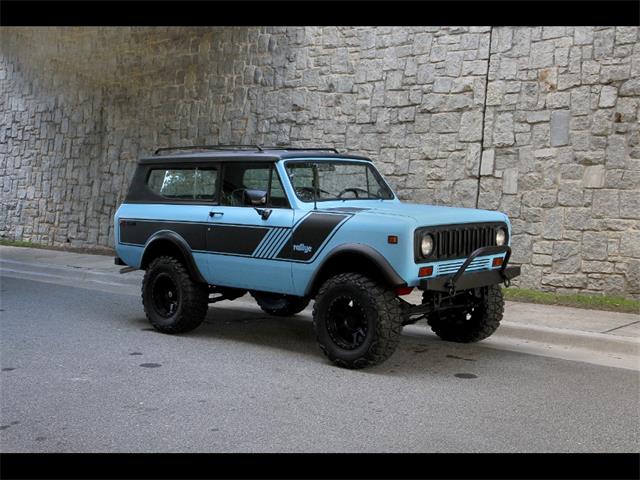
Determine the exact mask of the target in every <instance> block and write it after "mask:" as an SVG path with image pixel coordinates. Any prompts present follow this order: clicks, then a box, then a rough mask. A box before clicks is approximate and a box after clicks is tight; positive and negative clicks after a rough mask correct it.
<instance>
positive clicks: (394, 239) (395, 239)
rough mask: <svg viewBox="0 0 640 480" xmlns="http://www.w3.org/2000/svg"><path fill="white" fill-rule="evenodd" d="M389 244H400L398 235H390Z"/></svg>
mask: <svg viewBox="0 0 640 480" xmlns="http://www.w3.org/2000/svg"><path fill="white" fill-rule="evenodd" d="M387 242H388V243H390V244H392V245H395V244H397V243H398V237H397V235H389V236H388V237H387Z"/></svg>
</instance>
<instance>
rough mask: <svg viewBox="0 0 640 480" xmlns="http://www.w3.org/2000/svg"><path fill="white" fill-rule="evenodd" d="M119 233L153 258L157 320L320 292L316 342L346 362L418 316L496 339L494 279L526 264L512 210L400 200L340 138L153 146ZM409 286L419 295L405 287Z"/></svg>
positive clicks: (161, 323)
mask: <svg viewBox="0 0 640 480" xmlns="http://www.w3.org/2000/svg"><path fill="white" fill-rule="evenodd" d="M172 150H173V151H174V152H176V151H177V152H178V153H173V154H170V153H169V152H170V151H172ZM115 238H116V251H117V255H118V256H117V257H116V259H115V262H116V264H118V265H127V266H128V267H125V268H123V269H122V271H123V272H126V271H130V270H134V269H143V270H146V272H145V276H144V280H143V284H142V302H143V305H144V310H145V312H146V315H147V317H148V319H149V321H150V322H151V324H152V325H153V326H154V327H155V328H156V329H157V330H159V331H161V332H164V333H181V332H187V331H189V330H192V329H194V328H196V327H197V326H198V325H200V323H202V321H203V320H204V318H205V315H206V313H207V308H208V305H209V304H210V303H213V302H218V301H221V300H233V299H236V298H239V297H242V296H243V295H245V294H246V293H247V292H248V293H250V294H251V296H253V298H255V300H256V301H257V303H258V305H259V306H260V308H262V310H264V311H265V312H267V313H269V314H271V315H277V316H288V315H294V314H296V313H299V312H301V311H302V310H303V309H304V308H305V307H306V306H307V305H308V304H309V302H310V300H312V299H313V300H315V303H314V306H313V325H314V329H315V333H316V338H317V341H318V343H319V345H320V348H321V349H322V351H323V352H324V353H325V355H326V356H327V357H328V358H329V359H330V360H331V361H333V362H334V363H336V364H338V365H340V366H343V367H348V368H361V367H365V366H368V365H374V364H378V363H381V362H383V361H384V360H386V359H387V358H389V356H391V354H392V353H393V352H394V350H395V349H396V347H397V345H398V341H399V338H400V332H401V330H402V326H403V325H407V324H409V323H414V322H416V321H418V320H422V319H426V320H427V322H428V324H429V325H430V326H431V328H432V330H433V331H434V332H435V333H436V334H437V335H438V336H439V337H440V338H442V339H444V340H447V341H454V342H475V341H478V340H482V339H484V338H486V337H488V336H489V335H491V334H492V333H493V332H494V331H495V330H496V328H498V325H499V322H500V320H501V319H502V313H503V298H502V293H501V289H500V284H501V283H505V284H506V285H508V283H509V281H510V279H512V278H513V277H515V276H517V275H519V274H520V267H518V266H509V267H508V266H507V264H508V262H509V256H510V254H511V249H510V247H509V245H510V238H511V225H510V223H509V219H508V217H507V216H506V215H505V214H503V213H500V212H495V211H487V210H476V209H466V208H451V207H443V206H429V205H417V204H410V203H403V202H401V201H400V200H398V198H397V197H396V195H395V194H394V192H393V191H392V190H391V188H390V187H389V185H388V184H387V183H386V182H385V180H384V179H383V178H382V176H381V175H380V173H379V172H378V171H377V170H376V168H375V167H374V166H373V163H372V161H371V160H370V159H368V158H365V157H361V156H355V155H343V154H340V153H338V152H337V151H336V150H332V149H312V148H308V149H295V148H276V147H273V148H272V147H253V146H250V147H247V146H225V147H223V146H207V147H180V148H177V149H173V148H172V149H159V150H157V151H156V152H155V154H154V155H153V156H150V157H147V158H142V159H140V160H139V162H138V165H137V170H136V172H135V174H134V177H133V180H132V184H131V187H130V189H129V192H128V195H127V197H126V199H125V201H124V203H123V204H122V205H121V206H120V207H119V209H118V211H117V212H116V214H115ZM414 288H417V289H419V290H421V291H422V302H421V303H420V304H413V303H409V302H407V301H405V300H404V299H402V296H403V295H407V294H409V293H411V291H412V290H413V289H414Z"/></svg>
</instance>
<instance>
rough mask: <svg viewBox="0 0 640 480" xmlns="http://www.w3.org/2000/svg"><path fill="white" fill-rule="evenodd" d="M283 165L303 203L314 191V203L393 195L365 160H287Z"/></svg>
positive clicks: (311, 200) (387, 197)
mask: <svg viewBox="0 0 640 480" xmlns="http://www.w3.org/2000/svg"><path fill="white" fill-rule="evenodd" d="M314 165H315V167H316V168H314ZM286 167H287V174H288V175H289V179H290V180H291V185H293V188H294V190H295V192H296V195H297V196H298V198H299V199H300V200H302V201H303V202H313V200H314V193H315V200H316V201H318V202H321V201H327V200H372V199H383V200H391V199H393V198H394V197H393V193H392V192H391V190H390V189H389V187H387V185H386V184H385V183H384V180H382V177H381V176H380V174H379V173H378V171H377V170H376V169H375V168H373V166H371V164H369V163H364V162H347V161H344V160H337V161H327V160H322V161H318V162H313V161H289V162H287V163H286ZM314 172H315V175H314Z"/></svg>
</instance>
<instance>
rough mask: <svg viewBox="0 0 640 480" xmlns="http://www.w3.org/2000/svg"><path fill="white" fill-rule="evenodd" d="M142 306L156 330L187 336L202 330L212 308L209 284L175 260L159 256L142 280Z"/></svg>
mask: <svg viewBox="0 0 640 480" xmlns="http://www.w3.org/2000/svg"><path fill="white" fill-rule="evenodd" d="M142 304H143V305H144V312H145V314H146V315H147V318H148V319H149V322H150V323H151V325H153V327H154V328H155V329H156V330H158V331H160V332H162V333H185V332H189V331H191V330H193V329H194V328H196V327H198V326H199V325H200V324H201V323H202V321H203V320H204V318H205V316H206V315H207V309H208V306H209V291H208V288H207V285H205V284H202V283H198V282H194V281H193V279H191V277H190V276H189V273H188V272H187V269H186V268H185V267H184V265H183V264H182V263H180V261H178V260H177V259H176V258H174V257H158V258H156V259H155V260H153V262H151V265H149V268H148V269H147V271H146V273H145V275H144V279H143V281H142Z"/></svg>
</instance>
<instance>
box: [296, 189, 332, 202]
mask: <svg viewBox="0 0 640 480" xmlns="http://www.w3.org/2000/svg"><path fill="white" fill-rule="evenodd" d="M315 191H316V190H315V189H314V188H313V187H296V193H297V194H298V196H299V197H300V198H301V199H302V200H305V201H309V202H310V201H312V200H313V195H314V192H315ZM317 191H319V192H322V193H326V194H328V195H331V192H327V191H326V190H323V189H322V188H318V190H317Z"/></svg>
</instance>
